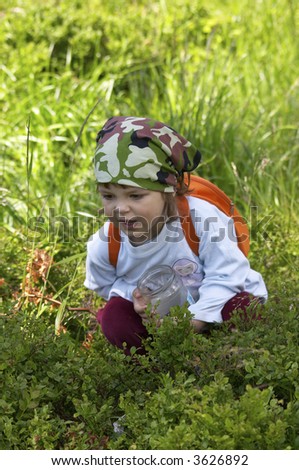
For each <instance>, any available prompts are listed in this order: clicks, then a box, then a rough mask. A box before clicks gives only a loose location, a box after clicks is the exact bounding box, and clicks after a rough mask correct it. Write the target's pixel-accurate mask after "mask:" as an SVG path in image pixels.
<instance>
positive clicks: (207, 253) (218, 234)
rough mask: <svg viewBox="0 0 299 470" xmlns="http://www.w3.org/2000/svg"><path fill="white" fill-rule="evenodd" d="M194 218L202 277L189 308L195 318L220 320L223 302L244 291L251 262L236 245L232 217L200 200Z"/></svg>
mask: <svg viewBox="0 0 299 470" xmlns="http://www.w3.org/2000/svg"><path fill="white" fill-rule="evenodd" d="M199 214H200V215H199ZM193 219H194V225H195V230H196V233H197V235H198V236H199V238H200V250H199V262H200V263H201V265H202V268H203V275H204V277H203V281H202V284H201V286H200V287H199V300H198V301H197V302H196V303H195V304H193V305H191V306H190V307H189V310H190V312H191V313H192V314H193V317H194V319H195V320H201V321H205V322H209V323H210V322H211V323H212V322H219V323H221V322H222V321H223V320H222V316H221V310H222V308H223V306H224V305H225V303H226V302H227V301H228V300H229V299H231V298H232V297H233V296H234V295H236V294H237V293H239V292H242V291H244V290H245V283H246V279H247V277H248V275H249V271H250V265H249V262H248V259H247V258H246V257H245V256H244V254H243V253H242V252H241V250H240V249H239V248H238V244H237V240H236V237H235V231H234V224H233V221H232V219H231V218H229V217H227V216H226V215H225V214H224V213H222V212H221V211H219V210H218V209H217V208H216V207H215V206H213V205H212V204H209V203H207V202H205V201H201V210H200V212H197V211H194V213H193Z"/></svg>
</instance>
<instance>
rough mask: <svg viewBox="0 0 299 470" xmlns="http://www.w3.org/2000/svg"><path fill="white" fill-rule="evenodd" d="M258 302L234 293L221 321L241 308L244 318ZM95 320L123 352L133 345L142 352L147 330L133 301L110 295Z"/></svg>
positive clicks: (127, 352)
mask: <svg viewBox="0 0 299 470" xmlns="http://www.w3.org/2000/svg"><path fill="white" fill-rule="evenodd" d="M258 302H259V299H258V298H257V297H254V296H253V295H252V294H249V293H248V292H241V293H239V294H236V295H235V296H234V297H233V298H232V299H230V300H229V301H228V302H226V304H225V305H224V307H223V309H222V311H221V315H222V318H223V321H227V320H229V319H230V318H231V316H232V313H233V311H235V310H237V309H241V310H242V311H243V312H244V316H245V319H246V310H247V308H248V307H250V306H251V307H253V306H254V305H256V304H257V303H258ZM97 320H98V322H99V323H100V324H101V327H102V331H103V333H104V335H105V336H106V338H107V339H108V341H109V342H110V343H111V344H113V345H114V346H117V347H118V348H120V349H124V352H125V354H127V355H129V354H130V349H131V347H132V346H135V347H136V348H137V349H138V353H139V354H144V353H145V351H144V348H143V346H142V340H143V339H144V338H147V337H148V332H147V329H146V327H145V326H144V324H143V323H142V320H141V318H140V316H139V315H138V314H137V313H136V312H135V310H134V307H133V303H132V302H130V301H129V300H126V299H123V298H122V297H112V298H111V299H110V300H109V301H108V302H107V304H106V305H105V307H103V308H101V309H100V310H99V311H98V314H97Z"/></svg>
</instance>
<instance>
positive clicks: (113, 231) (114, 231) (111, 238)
mask: <svg viewBox="0 0 299 470" xmlns="http://www.w3.org/2000/svg"><path fill="white" fill-rule="evenodd" d="M120 244H121V238H120V231H119V229H118V228H117V227H115V225H114V224H113V223H112V222H110V224H109V229H108V254H109V261H110V264H112V266H114V267H115V268H116V265H117V259H118V253H119V250H120Z"/></svg>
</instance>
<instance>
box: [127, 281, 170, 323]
mask: <svg viewBox="0 0 299 470" xmlns="http://www.w3.org/2000/svg"><path fill="white" fill-rule="evenodd" d="M133 305H134V310H135V312H136V313H138V315H139V316H140V317H141V318H142V322H143V323H148V322H149V320H150V319H151V318H153V316H154V315H155V311H154V310H152V311H151V313H150V314H147V313H145V310H146V307H147V306H148V302H147V301H146V300H145V298H144V297H143V296H142V295H141V294H140V291H139V289H137V288H136V289H135V290H134V291H133ZM162 321H163V320H161V319H160V318H158V319H156V325H157V327H159V326H160V325H161V323H162Z"/></svg>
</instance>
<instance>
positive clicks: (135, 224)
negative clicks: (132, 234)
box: [118, 219, 141, 230]
mask: <svg viewBox="0 0 299 470" xmlns="http://www.w3.org/2000/svg"><path fill="white" fill-rule="evenodd" d="M118 222H119V224H120V225H122V226H123V227H125V228H126V229H127V230H132V229H135V230H136V229H140V228H141V223H140V221H138V220H136V219H131V220H125V219H124V220H122V219H119V220H118Z"/></svg>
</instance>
